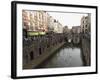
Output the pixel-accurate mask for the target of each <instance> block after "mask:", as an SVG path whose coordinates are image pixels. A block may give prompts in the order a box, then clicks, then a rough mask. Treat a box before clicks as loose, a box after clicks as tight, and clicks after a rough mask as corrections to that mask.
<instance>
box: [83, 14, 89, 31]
mask: <svg viewBox="0 0 100 80" xmlns="http://www.w3.org/2000/svg"><path fill="white" fill-rule="evenodd" d="M90 30H91V14H88V16H83V17H82V19H81V33H89V32H90Z"/></svg>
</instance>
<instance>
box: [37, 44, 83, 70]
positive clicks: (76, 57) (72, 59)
mask: <svg viewBox="0 0 100 80" xmlns="http://www.w3.org/2000/svg"><path fill="white" fill-rule="evenodd" d="M83 65H84V63H83V59H82V52H81V46H80V45H75V44H72V43H71V44H65V45H64V46H63V47H61V48H60V49H59V50H58V51H56V52H55V53H54V55H52V56H51V57H50V58H49V59H47V60H46V61H45V62H43V63H42V64H41V65H39V66H38V68H57V67H79V66H83Z"/></svg>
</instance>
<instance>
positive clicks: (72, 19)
mask: <svg viewBox="0 0 100 80" xmlns="http://www.w3.org/2000/svg"><path fill="white" fill-rule="evenodd" d="M48 13H49V15H50V16H52V17H53V18H54V19H56V20H58V21H59V22H60V23H61V24H62V25H63V26H65V25H67V26H68V28H72V26H79V25H80V23H81V22H80V20H81V18H82V16H87V14H82V13H81V14H80V13H59V12H48Z"/></svg>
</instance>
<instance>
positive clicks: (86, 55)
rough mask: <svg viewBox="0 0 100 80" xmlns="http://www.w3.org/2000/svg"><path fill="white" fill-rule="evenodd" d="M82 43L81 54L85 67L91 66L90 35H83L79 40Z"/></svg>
mask: <svg viewBox="0 0 100 80" xmlns="http://www.w3.org/2000/svg"><path fill="white" fill-rule="evenodd" d="M81 42H82V54H83V59H84V62H85V65H86V66H90V65H91V45H90V44H91V41H90V35H87V34H84V35H83V36H82V39H81Z"/></svg>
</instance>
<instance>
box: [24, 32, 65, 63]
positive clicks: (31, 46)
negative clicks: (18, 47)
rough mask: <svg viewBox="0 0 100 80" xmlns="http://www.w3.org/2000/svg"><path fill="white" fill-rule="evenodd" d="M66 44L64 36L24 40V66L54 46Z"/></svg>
mask: <svg viewBox="0 0 100 80" xmlns="http://www.w3.org/2000/svg"><path fill="white" fill-rule="evenodd" d="M62 42H64V36H63V34H61V33H59V34H47V35H40V36H34V37H29V38H27V39H23V65H27V64H29V63H30V61H31V60H34V59H36V58H38V57H39V56H40V55H42V54H46V53H45V52H46V51H47V50H48V49H50V48H51V47H52V46H55V45H58V44H59V43H62Z"/></svg>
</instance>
